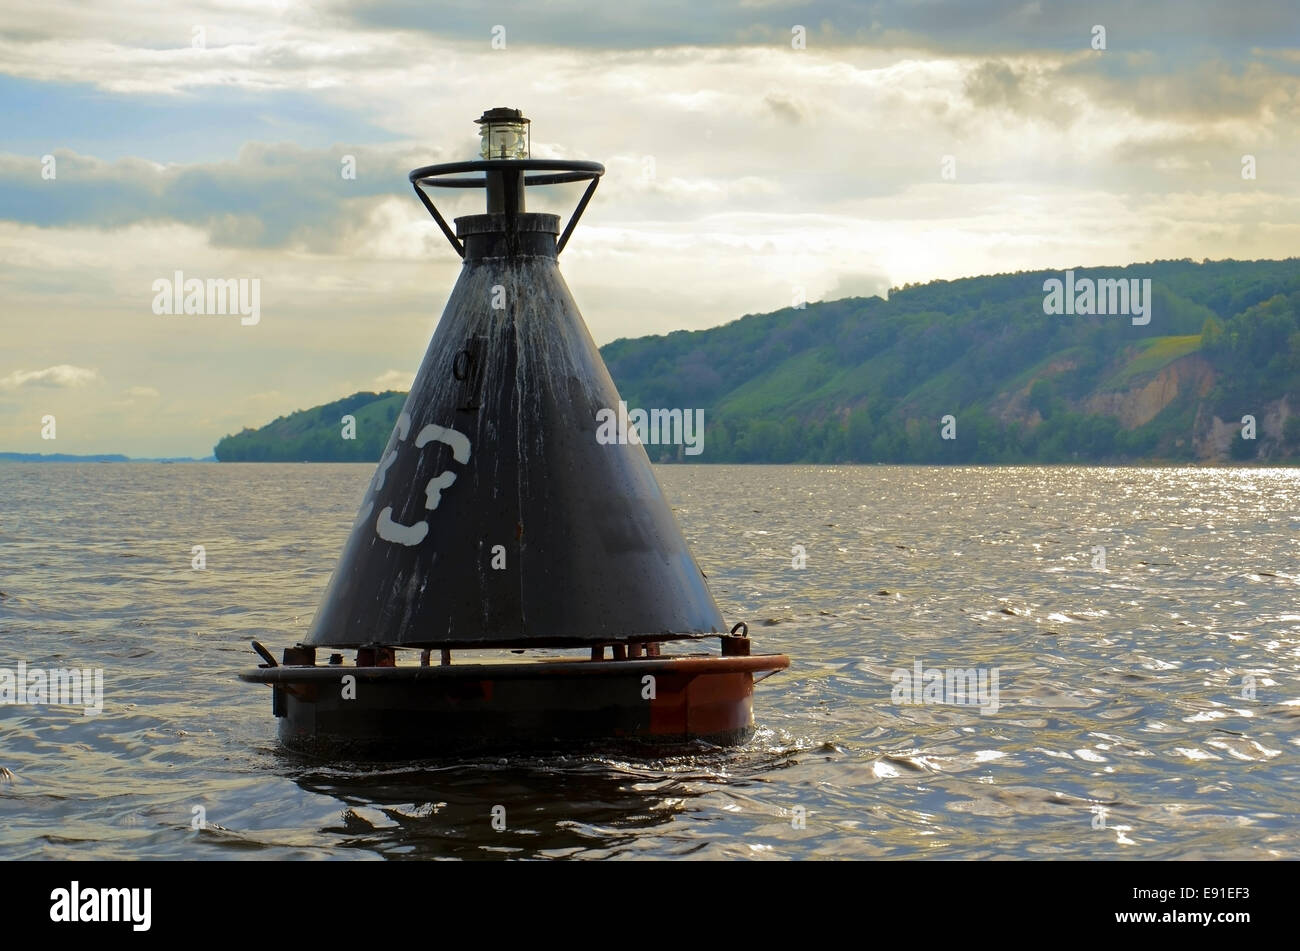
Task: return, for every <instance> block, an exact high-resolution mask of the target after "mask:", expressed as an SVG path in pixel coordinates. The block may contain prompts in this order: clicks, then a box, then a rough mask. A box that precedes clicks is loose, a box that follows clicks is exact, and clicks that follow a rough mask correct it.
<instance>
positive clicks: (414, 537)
mask: <svg viewBox="0 0 1300 951" xmlns="http://www.w3.org/2000/svg"><path fill="white" fill-rule="evenodd" d="M375 534H376V535H378V536H379V537H380V538H382V539H383V540H384V541H386V542H396V543H397V544H399V545H406V546H407V547H408V548H409V547H411V546H413V545H418V544H420V542H422V541H424V536H426V535H428V534H429V523H428V522H416V523H415V524H414V525H403V524H401V523H400V522H394V521H393V507H392V506H391V505H388V506H385V507H384V509H383V511H382V512H380V513H379V518H378V519H377V520H376V521H375Z"/></svg>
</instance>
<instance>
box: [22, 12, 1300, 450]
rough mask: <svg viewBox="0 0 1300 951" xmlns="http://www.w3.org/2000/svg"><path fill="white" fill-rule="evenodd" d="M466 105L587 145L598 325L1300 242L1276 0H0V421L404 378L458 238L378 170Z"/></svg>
mask: <svg viewBox="0 0 1300 951" xmlns="http://www.w3.org/2000/svg"><path fill="white" fill-rule="evenodd" d="M494 106H511V107H515V108H519V109H522V110H523V112H524V114H525V115H527V116H528V117H529V118H530V119H531V120H532V126H531V129H532V154H533V156H534V157H536V158H565V159H585V160H595V161H599V162H602V163H604V165H605V168H606V174H605V177H604V178H603V180H602V182H601V184H600V187H599V189H598V190H597V192H596V196H595V198H594V200H593V201H592V203H591V205H590V207H589V208H588V210H587V211H586V213H585V215H584V216H583V219H582V223H581V224H580V226H579V227H578V230H577V231H576V232H575V234H574V236H573V239H572V240H571V242H570V244H569V245H568V247H567V248H566V249H565V251H564V253H563V255H562V256H561V259H560V264H561V268H562V270H563V273H564V274H565V278H566V281H567V282H568V284H569V287H570V288H571V290H572V291H573V294H574V297H575V299H576V300H577V302H578V304H579V306H580V307H581V309H582V312H583V315H584V317H585V318H586V321H587V324H588V326H589V327H590V328H591V332H592V335H593V336H594V337H595V339H596V341H597V343H602V344H603V343H606V342H608V341H610V340H614V339H617V338H619V337H637V336H643V335H646V334H662V333H667V332H670V331H673V330H681V329H702V328H706V327H712V326H717V325H719V324H723V323H727V322H729V321H731V320H734V319H736V318H738V317H741V316H743V315H745V314H751V313H766V312H769V311H773V310H777V309H780V308H783V307H788V306H790V305H791V303H792V302H794V301H795V300H796V299H798V298H799V297H800V296H803V297H806V298H807V299H808V300H810V301H815V300H829V299H835V298H841V297H848V296H858V295H868V294H881V295H884V294H886V293H887V292H888V290H889V288H891V287H900V286H902V285H904V284H907V283H916V282H925V281H930V280H934V279H951V278H957V277H964V276H972V275H978V274H990V273H1005V272H1013V271H1018V270H1028V269H1041V268H1050V269H1060V270H1064V269H1066V268H1070V267H1086V266H1104V265H1123V264H1129V263H1133V262H1137V261H1148V260H1156V259H1168V258H1193V259H1196V260H1200V259H1203V258H1211V259H1222V258H1237V259H1253V258H1285V257H1292V256H1295V255H1297V254H1300V4H1297V2H1296V0H1274V2H1257V3H1252V2H1242V3H1234V4H1225V3H1222V2H1220V0H1205V2H1202V0H1179V2H1160V0H1156V2H1143V3H1134V2H1132V0H1123V2H1112V0H1096V2H1048V0H1039V2H1030V3H1024V2H1002V0H899V2H885V0H879V2H856V3H850V2H808V3H800V2H782V3H777V2H768V0H745V2H740V3H731V4H723V3H716V4H714V3H700V2H698V0H690V2H685V0H619V2H618V3H616V4H605V3H600V4H597V3H594V2H593V3H576V2H566V0H560V2H554V3H546V4H542V3H538V2H536V0H525V2H493V0H474V2H451V3H425V2H417V0H410V2H385V0H375V2H342V0H317V2H313V3H300V2H296V0H269V2H264V0H234V2H211V0H209V2H198V3H185V2H178V3H175V4H154V3H143V2H140V3H135V2H125V0H123V2H114V3H95V2H89V3H84V2H69V0H6V2H5V3H4V4H3V6H2V7H0V116H2V117H3V121H2V124H0V293H2V294H3V300H2V301H0V451H19V452H60V453H99V452H113V453H125V454H128V455H131V456H137V457H141V456H149V457H156V456H196V457H202V456H207V455H209V454H210V453H211V451H212V447H213V445H214V444H215V443H216V441H217V440H218V439H219V438H220V437H221V436H223V435H225V434H227V433H232V432H237V431H239V430H240V429H242V428H243V427H245V426H253V427H256V426H260V425H262V424H264V423H266V422H269V421H270V420H271V419H274V418H275V417H277V416H281V415H285V414H288V413H290V412H293V411H294V410H297V409H304V408H307V407H310V406H313V405H316V404H319V403H323V402H327V401H330V400H333V399H338V398H340V397H342V396H345V395H347V394H350V393H352V392H355V391H357V390H363V389H370V390H380V389H404V388H405V387H406V386H408V385H409V383H410V381H411V379H412V378H413V376H414V374H415V371H416V369H417V367H418V365H419V362H420V359H421V357H422V356H423V354H424V350H425V347H426V345H427V342H428V339H429V337H430V336H431V334H432V332H433V328H434V326H435V325H436V322H437V319H438V316H439V315H440V313H441V311H442V307H443V304H444V303H445V301H446V298H447V295H448V293H449V291H450V289H451V286H452V284H453V283H454V281H455V279H456V276H457V273H458V270H459V268H460V260H459V258H458V257H457V256H456V255H455V253H454V252H453V251H452V250H451V248H450V247H449V246H448V245H447V244H446V242H445V239H444V238H443V237H442V235H441V233H440V232H439V231H438V229H437V226H436V225H435V224H434V222H433V221H432V219H431V218H430V217H429V216H428V214H427V213H426V212H425V211H424V209H423V208H422V207H421V206H420V204H419V202H418V201H417V199H416V197H415V195H414V193H413V192H412V191H411V188H410V186H409V183H408V182H407V178H406V175H407V172H408V171H409V170H410V169H412V168H415V167H417V166H421V165H427V164H432V163H435V162H446V161H457V160H467V159H473V158H476V157H477V143H478V139H477V127H476V126H475V124H474V121H473V120H474V119H476V118H477V117H478V116H479V115H480V114H481V113H482V111H483V110H484V109H487V108H490V107H494ZM1247 156H1249V157H1250V158H1249V160H1247V158H1246V157H1247ZM349 165H350V166H351V167H352V168H354V170H355V175H354V176H353V177H349V176H347V175H345V174H344V170H345V169H346V168H348V167H349ZM1247 166H1249V167H1250V168H1251V169H1252V170H1253V177H1250V176H1249V175H1246V174H1243V169H1244V168H1246V167H1247ZM548 191H549V192H550V193H551V194H549V195H545V196H543V195H540V194H531V193H530V197H529V210H531V211H555V212H557V213H561V212H566V211H567V209H569V208H571V207H572V205H573V204H574V203H575V202H576V200H577V197H578V196H579V194H580V192H581V186H579V185H566V186H556V187H554V188H551V189H548ZM438 197H442V196H438ZM475 197H477V199H478V200H479V201H480V202H481V193H477V192H476V193H474V194H473V195H470V194H466V195H464V196H463V197H462V196H457V197H456V198H455V200H452V201H450V202H448V203H447V204H446V206H445V207H444V212H445V213H446V214H447V215H448V217H451V216H452V215H456V214H466V213H470V212H472V211H473V210H475V208H474V203H473V199H474V198H475ZM177 272H181V274H182V275H183V276H184V278H186V279H191V278H198V279H200V280H208V279H220V280H241V279H242V280H246V281H249V282H251V281H253V280H254V279H255V280H256V281H257V282H258V284H257V287H258V290H259V308H258V319H257V321H256V322H255V323H253V322H251V320H241V318H240V317H239V316H238V315H225V316H200V315H194V314H190V315H184V314H182V315H168V314H159V313H156V312H155V311H156V310H157V309H159V307H158V306H157V301H156V298H157V297H158V293H157V290H156V286H155V282H157V281H160V280H168V281H171V280H174V276H175V274H176V273H177ZM248 286H249V287H250V288H251V287H252V285H251V283H250V284H249V285H248ZM48 416H53V417H54V421H55V425H54V428H53V435H54V436H55V438H53V439H48V438H43V433H44V434H46V435H49V434H50V432H51V430H50V427H49V426H48V425H47V422H46V417H48Z"/></svg>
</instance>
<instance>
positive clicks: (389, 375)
mask: <svg viewBox="0 0 1300 951" xmlns="http://www.w3.org/2000/svg"><path fill="white" fill-rule="evenodd" d="M414 380H415V374H413V373H412V372H411V371H410V370H387V371H385V372H384V373H381V374H379V376H377V377H375V381H374V383H373V384H371V385H372V386H374V388H375V389H376V390H378V391H379V392H383V391H384V390H409V389H410V388H411V383H412V382H414Z"/></svg>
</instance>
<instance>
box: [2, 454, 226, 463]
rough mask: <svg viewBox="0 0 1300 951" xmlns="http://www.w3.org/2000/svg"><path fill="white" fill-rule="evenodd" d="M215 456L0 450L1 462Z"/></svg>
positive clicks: (189, 459) (212, 458)
mask: <svg viewBox="0 0 1300 951" xmlns="http://www.w3.org/2000/svg"><path fill="white" fill-rule="evenodd" d="M216 461H217V457H216V456H208V457H206V458H204V459H195V458H194V457H193V456H166V457H158V458H148V457H142V458H133V457H131V456H124V455H122V454H121V453H91V454H88V455H84V456H82V455H75V454H73V453H64V452H50V453H41V452H0V463H2V462H216Z"/></svg>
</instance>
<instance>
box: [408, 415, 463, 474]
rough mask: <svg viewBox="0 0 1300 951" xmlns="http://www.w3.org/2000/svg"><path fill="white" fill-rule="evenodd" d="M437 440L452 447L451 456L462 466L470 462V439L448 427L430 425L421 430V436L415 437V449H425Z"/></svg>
mask: <svg viewBox="0 0 1300 951" xmlns="http://www.w3.org/2000/svg"><path fill="white" fill-rule="evenodd" d="M435 440H437V441H438V442H440V443H444V444H445V445H448V446H450V447H451V455H452V457H453V458H454V459H455V460H456V461H457V462H459V463H461V464H462V465H463V464H464V463H466V462H469V437H468V436H466V435H465V434H464V433H458V432H456V430H454V429H450V428H448V427H446V426H436V425H434V424H433V423H430V424H429V425H428V426H425V427H424V428H423V429H421V430H420V435H418V436H416V437H415V448H416V449H423V448H424V447H425V446H426V445H428V444H429V443H431V442H433V441H435Z"/></svg>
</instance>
